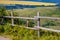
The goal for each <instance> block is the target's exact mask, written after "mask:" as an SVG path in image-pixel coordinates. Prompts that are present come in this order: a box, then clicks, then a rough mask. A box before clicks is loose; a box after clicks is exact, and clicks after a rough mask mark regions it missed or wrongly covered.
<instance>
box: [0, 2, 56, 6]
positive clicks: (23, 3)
mask: <svg viewBox="0 0 60 40" xmlns="http://www.w3.org/2000/svg"><path fill="white" fill-rule="evenodd" d="M0 4H21V5H39V6H40V5H45V6H48V5H56V4H55V3H43V2H30V1H0Z"/></svg>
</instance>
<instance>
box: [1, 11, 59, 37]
mask: <svg viewBox="0 0 60 40" xmlns="http://www.w3.org/2000/svg"><path fill="white" fill-rule="evenodd" d="M0 18H2V21H3V18H7V19H8V18H10V19H11V25H12V26H15V24H14V19H26V20H27V27H24V28H27V29H32V30H37V33H38V37H39V36H40V29H43V30H48V31H52V32H60V30H54V29H49V28H44V27H41V26H40V19H51V20H60V18H54V17H43V16H40V13H39V12H37V16H34V18H30V17H17V16H15V17H14V15H13V12H11V16H0ZM28 20H37V26H35V27H33V28H32V27H28Z"/></svg>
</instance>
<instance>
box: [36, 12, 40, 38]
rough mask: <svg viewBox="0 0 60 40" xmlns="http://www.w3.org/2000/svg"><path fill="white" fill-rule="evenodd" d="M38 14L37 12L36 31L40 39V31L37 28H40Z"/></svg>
mask: <svg viewBox="0 0 60 40" xmlns="http://www.w3.org/2000/svg"><path fill="white" fill-rule="evenodd" d="M39 14H40V13H39V12H37V29H38V37H40V31H39V27H40V18H39Z"/></svg>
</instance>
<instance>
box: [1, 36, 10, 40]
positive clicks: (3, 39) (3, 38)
mask: <svg viewBox="0 0 60 40" xmlns="http://www.w3.org/2000/svg"><path fill="white" fill-rule="evenodd" d="M0 40H9V38H6V37H2V36H0Z"/></svg>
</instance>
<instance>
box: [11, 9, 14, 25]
mask: <svg viewBox="0 0 60 40" xmlns="http://www.w3.org/2000/svg"><path fill="white" fill-rule="evenodd" d="M11 17H12V18H11V21H12V26H14V19H13V10H12V11H11Z"/></svg>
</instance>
